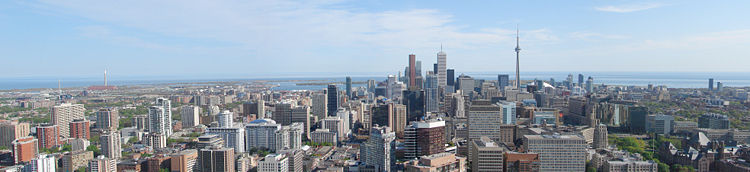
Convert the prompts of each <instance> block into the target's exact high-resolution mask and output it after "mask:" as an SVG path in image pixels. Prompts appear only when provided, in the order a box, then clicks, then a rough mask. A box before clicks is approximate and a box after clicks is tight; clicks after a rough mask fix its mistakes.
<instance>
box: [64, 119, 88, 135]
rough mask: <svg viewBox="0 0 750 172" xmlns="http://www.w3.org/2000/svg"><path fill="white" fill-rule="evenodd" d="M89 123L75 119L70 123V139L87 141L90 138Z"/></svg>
mask: <svg viewBox="0 0 750 172" xmlns="http://www.w3.org/2000/svg"><path fill="white" fill-rule="evenodd" d="M90 126H91V122H90V121H88V120H84V119H76V120H73V122H70V127H68V128H70V138H79V139H89V138H90V137H91V130H90Z"/></svg>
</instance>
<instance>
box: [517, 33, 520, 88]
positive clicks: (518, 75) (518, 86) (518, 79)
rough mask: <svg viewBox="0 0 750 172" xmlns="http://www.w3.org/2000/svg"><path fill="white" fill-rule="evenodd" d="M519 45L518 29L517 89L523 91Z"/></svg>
mask: <svg viewBox="0 0 750 172" xmlns="http://www.w3.org/2000/svg"><path fill="white" fill-rule="evenodd" d="M518 43H519V36H518V30H517V29H516V89H517V90H521V62H520V61H521V58H520V55H519V54H520V53H521V47H520V46H519V45H518Z"/></svg>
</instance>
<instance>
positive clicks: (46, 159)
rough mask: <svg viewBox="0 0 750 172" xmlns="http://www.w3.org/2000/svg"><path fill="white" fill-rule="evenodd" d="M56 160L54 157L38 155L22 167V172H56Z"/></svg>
mask: <svg viewBox="0 0 750 172" xmlns="http://www.w3.org/2000/svg"><path fill="white" fill-rule="evenodd" d="M56 167H57V158H55V156H54V155H47V154H39V156H37V157H36V158H34V159H33V160H31V163H29V164H28V165H26V166H25V167H24V171H30V172H56Z"/></svg>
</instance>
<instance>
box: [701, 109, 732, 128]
mask: <svg viewBox="0 0 750 172" xmlns="http://www.w3.org/2000/svg"><path fill="white" fill-rule="evenodd" d="M698 128H710V129H729V118H728V117H727V116H726V115H721V114H715V113H709V114H703V115H701V117H699V118H698Z"/></svg>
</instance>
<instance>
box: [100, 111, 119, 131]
mask: <svg viewBox="0 0 750 172" xmlns="http://www.w3.org/2000/svg"><path fill="white" fill-rule="evenodd" d="M119 120H120V114H119V113H118V112H117V109H114V108H102V109H99V111H96V128H98V129H102V130H109V131H117V127H119V123H118V121H119Z"/></svg>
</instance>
